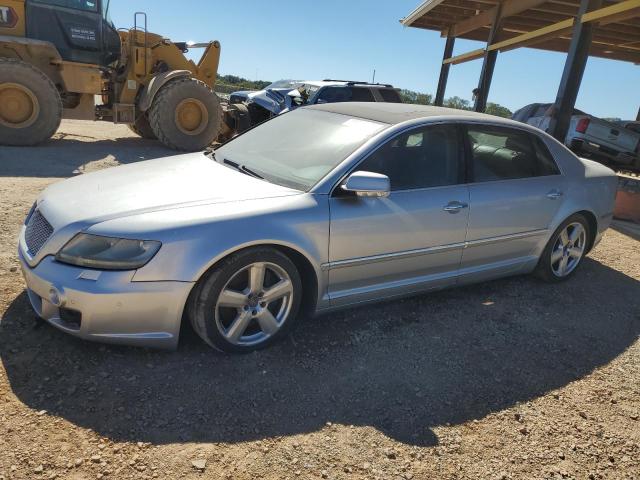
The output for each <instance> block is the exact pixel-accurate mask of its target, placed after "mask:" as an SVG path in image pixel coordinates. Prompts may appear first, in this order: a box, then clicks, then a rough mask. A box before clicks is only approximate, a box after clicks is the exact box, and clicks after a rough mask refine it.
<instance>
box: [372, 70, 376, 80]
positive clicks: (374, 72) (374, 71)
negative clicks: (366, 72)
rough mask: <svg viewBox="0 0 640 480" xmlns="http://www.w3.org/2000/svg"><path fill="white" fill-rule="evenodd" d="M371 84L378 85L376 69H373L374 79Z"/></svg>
mask: <svg viewBox="0 0 640 480" xmlns="http://www.w3.org/2000/svg"><path fill="white" fill-rule="evenodd" d="M371 83H376V69H375V68H374V69H373V78H372V79H371Z"/></svg>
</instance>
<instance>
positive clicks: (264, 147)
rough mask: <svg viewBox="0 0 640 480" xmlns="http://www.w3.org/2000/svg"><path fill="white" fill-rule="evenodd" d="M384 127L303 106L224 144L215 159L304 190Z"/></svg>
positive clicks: (270, 180)
mask: <svg viewBox="0 0 640 480" xmlns="http://www.w3.org/2000/svg"><path fill="white" fill-rule="evenodd" d="M385 126H386V125H385V124H382V123H378V122H374V121H371V120H366V119H362V118H353V117H348V116H345V115H339V114H335V113H330V112H323V111H317V110H311V109H308V108H304V109H299V110H295V111H293V112H289V113H286V114H284V115H280V116H278V117H275V118H273V119H271V120H269V121H268V122H265V123H263V124H262V125H260V126H258V127H256V128H254V129H251V130H249V131H248V132H246V133H244V134H243V135H240V136H238V137H236V138H235V139H233V140H231V141H230V142H228V143H226V144H224V145H222V146H221V147H219V148H218V149H217V150H216V151H215V159H216V160H217V161H218V162H221V163H225V164H227V165H228V164H229V163H230V162H231V164H235V165H238V166H240V167H242V169H243V170H244V171H250V172H252V173H255V174H257V175H259V176H260V177H263V178H264V179H265V180H266V181H269V182H272V183H276V184H278V185H283V186H286V187H290V188H295V189H296V190H302V191H305V192H306V191H309V190H310V189H311V187H313V186H314V185H315V184H316V183H318V182H319V181H320V180H321V179H322V178H323V177H324V176H325V175H327V173H329V172H330V171H331V170H333V168H335V167H336V166H337V165H338V164H339V163H340V162H342V161H343V160H344V159H345V158H347V157H348V156H349V155H350V154H351V153H353V152H354V151H355V150H356V149H357V148H358V147H360V146H361V145H362V144H364V143H365V142H366V141H367V140H368V139H369V138H371V137H372V136H373V135H375V134H376V133H377V132H379V131H380V130H382V129H383V128H384V127H385Z"/></svg>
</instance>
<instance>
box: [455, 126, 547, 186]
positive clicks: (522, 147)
mask: <svg viewBox="0 0 640 480" xmlns="http://www.w3.org/2000/svg"><path fill="white" fill-rule="evenodd" d="M467 135H468V138H469V143H470V144H471V153H472V155H471V156H472V164H473V165H472V167H473V179H474V181H476V182H491V181H495V180H510V179H517V178H528V177H539V176H544V175H555V174H557V173H559V171H558V167H557V165H556V164H555V161H554V160H553V157H552V156H551V154H550V153H549V151H548V149H546V146H544V144H543V143H542V141H541V140H540V139H538V138H537V137H534V136H533V135H531V134H529V133H527V132H523V131H520V130H515V129H510V128H503V127H492V126H475V125H473V126H469V127H468V128H467Z"/></svg>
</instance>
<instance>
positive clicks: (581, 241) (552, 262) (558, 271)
mask: <svg viewBox="0 0 640 480" xmlns="http://www.w3.org/2000/svg"><path fill="white" fill-rule="evenodd" d="M580 229H582V230H580ZM563 234H566V237H564V236H563ZM591 235H592V233H591V229H590V227H589V222H588V221H587V219H586V218H585V217H584V215H581V214H575V215H571V216H570V217H569V218H567V219H566V220H565V221H564V222H562V224H561V225H560V226H559V227H558V228H557V229H556V230H555V232H553V235H551V239H550V240H549V243H547V246H546V247H545V249H544V251H543V252H542V255H541V256H540V260H539V261H538V265H537V267H536V270H535V272H534V274H535V275H536V276H537V277H538V278H540V279H542V280H544V281H545V282H549V283H557V282H562V281H565V280H567V279H569V278H570V277H572V276H573V275H574V274H575V272H576V270H577V269H578V267H579V266H580V265H581V264H582V259H583V258H584V257H585V255H586V254H587V252H588V251H589V245H590V242H591V239H592V236H591ZM572 237H575V238H572ZM563 238H564V239H565V240H567V239H568V240H569V243H568V244H565V240H563ZM574 248H575V249H574ZM578 251H579V252H578ZM578 253H579V254H578ZM560 254H562V256H560ZM552 256H553V258H552ZM563 262H566V263H564V265H565V266H566V268H563V267H562V266H563Z"/></svg>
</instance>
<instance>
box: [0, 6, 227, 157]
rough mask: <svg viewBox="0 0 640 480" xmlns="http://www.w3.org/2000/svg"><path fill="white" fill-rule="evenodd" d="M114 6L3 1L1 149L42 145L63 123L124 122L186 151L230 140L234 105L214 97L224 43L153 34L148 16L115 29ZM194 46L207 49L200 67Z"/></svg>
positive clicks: (0, 20) (0, 16)
mask: <svg viewBox="0 0 640 480" xmlns="http://www.w3.org/2000/svg"><path fill="white" fill-rule="evenodd" d="M109 1H110V0H0V144H2V145H34V144H37V143H40V142H43V141H45V140H47V139H49V138H50V137H51V136H52V135H53V134H54V133H55V131H56V130H57V128H58V126H59V125H60V120H61V119H62V118H72V119H81V120H104V121H109V122H114V123H123V124H127V125H129V127H130V128H131V129H132V130H133V131H134V132H135V133H137V134H138V135H140V136H141V137H144V138H157V139H158V140H159V141H161V142H162V143H163V144H165V145H166V146H168V147H170V148H173V149H176V150H184V151H196V150H202V149H204V148H206V147H207V146H208V145H209V144H211V143H212V142H213V141H214V140H216V139H225V138H228V137H230V136H232V135H233V133H234V122H235V117H236V116H237V112H236V109H235V108H234V107H227V106H225V107H224V108H223V106H222V105H221V104H220V101H219V99H218V96H217V95H216V94H215V93H214V91H213V87H214V85H215V81H216V74H217V70H218V62H219V59H220V44H219V43H218V42H217V41H213V42H208V43H204V44H187V43H181V42H172V41H171V40H169V39H167V38H164V37H162V36H160V35H156V34H153V33H150V32H148V31H147V16H146V14H145V13H142V12H137V13H136V14H135V15H134V26H133V28H131V29H129V30H122V29H120V30H117V29H116V28H115V26H114V25H113V22H111V20H110V18H109ZM189 48H204V53H203V55H202V58H201V59H200V61H199V62H198V63H197V64H196V63H194V62H193V61H191V60H188V59H187V58H186V57H185V53H186V52H187V51H188V49H189ZM228 108H230V109H231V110H228Z"/></svg>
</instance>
